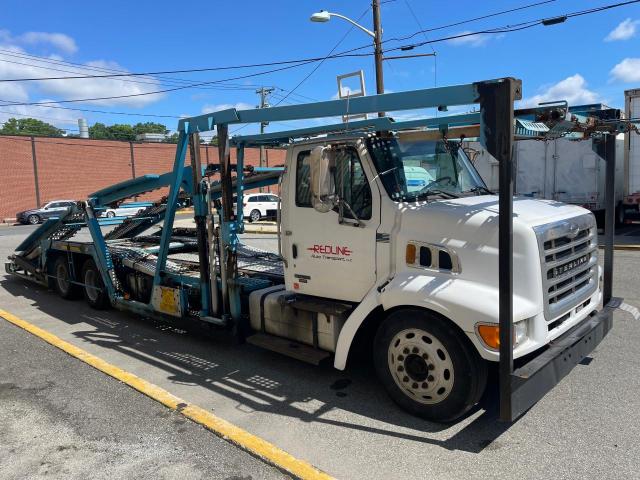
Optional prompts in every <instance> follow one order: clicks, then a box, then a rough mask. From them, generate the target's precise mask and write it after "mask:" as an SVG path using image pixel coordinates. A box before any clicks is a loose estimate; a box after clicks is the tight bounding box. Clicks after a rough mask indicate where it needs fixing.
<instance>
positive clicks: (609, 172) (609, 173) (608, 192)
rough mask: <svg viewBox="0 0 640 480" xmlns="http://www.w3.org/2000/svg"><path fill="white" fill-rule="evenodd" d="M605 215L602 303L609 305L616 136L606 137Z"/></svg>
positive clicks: (614, 197) (604, 140)
mask: <svg viewBox="0 0 640 480" xmlns="http://www.w3.org/2000/svg"><path fill="white" fill-rule="evenodd" d="M603 142H604V159H605V162H606V176H605V200H604V201H605V213H604V277H603V280H604V282H603V286H602V303H603V305H607V304H608V303H609V302H610V301H611V298H612V297H613V234H614V230H615V222H616V214H615V211H616V200H615V199H616V192H615V189H616V186H615V179H616V136H615V135H614V134H607V135H604V139H603Z"/></svg>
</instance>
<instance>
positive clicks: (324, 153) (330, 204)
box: [307, 146, 338, 213]
mask: <svg viewBox="0 0 640 480" xmlns="http://www.w3.org/2000/svg"><path fill="white" fill-rule="evenodd" d="M307 161H308V162H309V167H310V168H309V169H310V170H311V185H310V187H311V205H313V208H314V209H315V210H316V211H318V212H320V213H327V212H329V211H331V210H333V208H334V207H335V206H336V205H337V203H338V195H337V194H336V184H335V181H334V176H333V170H334V167H335V155H334V152H333V150H332V149H331V148H330V147H322V146H318V147H316V148H314V149H313V150H311V154H310V155H309V158H308V160H307Z"/></svg>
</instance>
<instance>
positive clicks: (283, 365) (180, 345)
mask: <svg viewBox="0 0 640 480" xmlns="http://www.w3.org/2000/svg"><path fill="white" fill-rule="evenodd" d="M0 285H1V286H2V288H4V289H5V290H6V291H7V292H8V293H10V294H11V295H13V296H16V297H24V298H26V299H28V300H29V301H30V302H32V304H33V305H34V306H35V307H36V308H38V309H39V310H41V311H42V312H43V313H45V314H47V315H50V316H52V317H54V318H56V319H58V320H60V321H61V322H65V323H67V324H68V325H76V324H80V323H87V324H89V325H91V326H92V327H93V328H94V329H95V330H93V329H92V330H77V331H75V332H73V334H74V335H75V336H76V337H77V338H79V339H82V340H84V341H87V342H90V343H93V344H95V345H97V346H100V347H102V348H105V349H108V350H112V351H117V352H119V353H121V354H124V355H126V356H128V357H129V358H131V359H135V360H137V361H140V362H144V363H146V364H148V365H150V366H152V367H155V368H157V369H161V370H162V371H164V372H166V374H167V376H166V378H167V379H168V380H169V381H171V382H172V383H174V384H181V385H193V386H199V387H202V388H205V389H208V390H210V391H212V392H215V393H216V394H218V395H221V396H224V397H226V398H228V399H230V400H232V401H233V402H235V408H236V409H237V410H238V411H241V412H245V413H252V412H264V413H268V414H275V415H278V416H287V417H291V418H296V419H299V420H301V421H303V422H306V423H310V424H311V423H319V424H325V425H331V426H336V427H340V428H348V429H351V430H354V431H360V432H366V433H373V434H376V435H383V436H386V437H394V438H398V439H402V440H407V441H412V442H422V443H427V444H432V445H436V446H439V447H442V448H445V449H447V450H462V451H466V452H470V453H479V452H481V451H482V450H483V449H485V448H487V447H489V446H490V445H491V444H492V442H494V441H495V440H496V439H497V438H498V437H499V436H500V435H502V433H504V432H505V431H506V430H507V429H508V428H509V427H510V424H507V423H503V422H500V421H499V420H498V412H497V405H498V400H497V388H495V382H492V384H490V386H489V389H488V392H487V395H485V398H484V399H483V402H482V403H481V405H480V406H478V407H476V408H475V409H473V410H472V411H471V412H469V413H468V414H467V415H466V417H465V418H463V419H461V420H459V421H458V422H457V423H456V424H453V425H441V424H437V423H433V422H428V421H425V420H422V419H419V418H416V417H414V416H411V415H409V414H407V413H405V412H403V411H402V410H400V408H399V407H398V406H396V405H395V404H394V403H393V402H392V401H391V400H390V399H389V398H388V397H387V395H386V393H385V392H384V390H383V389H382V387H381V386H380V385H379V383H378V381H377V378H376V376H375V372H374V370H373V367H372V365H371V362H370V361H369V358H368V356H365V355H359V356H357V357H356V358H353V359H350V363H349V365H348V367H347V370H345V371H344V372H339V371H337V370H334V369H333V367H332V366H326V367H314V366H311V365H307V364H304V363H301V362H299V361H297V360H294V359H290V358H287V357H283V356H281V355H278V354H276V353H272V352H268V351H264V350H261V349H259V348H257V347H253V346H251V345H248V344H243V345H236V344H234V342H233V341H231V339H229V338H228V335H225V334H224V333H223V334H221V333H220V332H211V331H207V330H206V329H204V328H203V327H199V326H198V327H194V326H183V325H178V323H176V324H173V325H170V324H168V323H163V322H159V321H157V320H153V319H143V318H140V317H136V316H134V315H131V314H127V313H123V312H118V311H115V310H108V311H96V310H93V309H91V308H90V307H88V306H87V305H86V304H85V303H84V302H82V301H77V302H69V301H65V300H63V299H61V298H59V297H57V296H56V295H55V294H54V293H53V292H47V291H46V290H45V289H43V288H41V287H39V286H37V285H33V284H29V283H27V282H25V281H23V280H21V279H18V278H13V277H3V278H2V279H1V280H0ZM336 410H338V411H340V410H341V411H346V412H351V413H353V414H355V415H354V416H349V415H344V414H339V415H326V414H327V413H328V412H331V411H336ZM359 417H364V418H365V419H366V420H365V421H363V422H359ZM348 418H353V420H348ZM447 429H452V432H454V433H453V434H452V435H451V436H450V437H448V438H445V439H441V438H433V437H436V436H437V437H442V436H443V435H445V436H446V432H445V431H446V430H447ZM429 434H431V436H430V435H429Z"/></svg>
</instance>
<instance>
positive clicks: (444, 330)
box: [374, 310, 487, 422]
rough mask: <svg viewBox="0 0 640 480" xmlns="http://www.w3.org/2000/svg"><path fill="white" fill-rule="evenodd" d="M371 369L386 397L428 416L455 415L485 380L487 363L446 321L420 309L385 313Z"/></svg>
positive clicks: (471, 403) (472, 401)
mask: <svg viewBox="0 0 640 480" xmlns="http://www.w3.org/2000/svg"><path fill="white" fill-rule="evenodd" d="M374 363H375V368H376V372H377V374H378V377H379V378H380V381H381V382H382V384H383V386H384V387H385V389H386V390H387V392H388V393H389V395H390V396H391V398H392V399H393V400H394V401H395V402H396V403H397V404H398V405H400V406H401V407H402V408H404V409H405V410H407V411H408V412H410V413H412V414H414V415H417V416H419V417H422V418H426V419H429V420H435V421H439V422H448V421H452V420H455V419H456V418H459V417H460V416H462V415H463V414H464V413H465V412H467V411H468V410H469V409H470V408H471V407H473V406H474V405H475V404H476V403H477V402H478V401H479V400H480V397H481V396H482V393H483V392H484V389H485V386H486V383H487V365H486V363H485V361H484V360H483V359H482V358H481V357H480V356H479V355H478V353H477V352H476V351H475V350H474V349H473V347H472V346H470V345H469V344H468V342H467V341H466V339H464V338H462V337H461V334H460V333H458V332H457V331H456V330H455V329H454V328H453V326H452V325H450V324H449V323H448V322H447V321H445V320H443V319H441V318H439V317H437V316H436V315H433V314H430V313H428V312H425V311H420V310H399V311H396V312H393V313H392V314H391V315H389V316H388V317H387V319H386V320H385V321H384V322H383V324H382V325H381V326H380V329H379V330H378V333H377V335H376V338H375V344H374Z"/></svg>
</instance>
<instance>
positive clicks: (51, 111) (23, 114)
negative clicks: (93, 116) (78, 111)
mask: <svg viewBox="0 0 640 480" xmlns="http://www.w3.org/2000/svg"><path fill="white" fill-rule="evenodd" d="M45 101H50V99H45ZM52 105H57V104H55V103H54V104H52ZM80 116H81V115H78V117H77V118H74V113H73V112H69V111H65V110H60V109H56V108H45V107H39V106H37V105H8V106H2V107H0V122H5V121H6V120H8V119H9V118H12V117H13V118H18V119H20V118H27V117H32V118H37V119H38V120H42V121H43V122H47V123H50V124H52V125H55V126H57V127H60V128H64V127H67V128H69V129H71V130H76V129H77V128H78V118H80Z"/></svg>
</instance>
